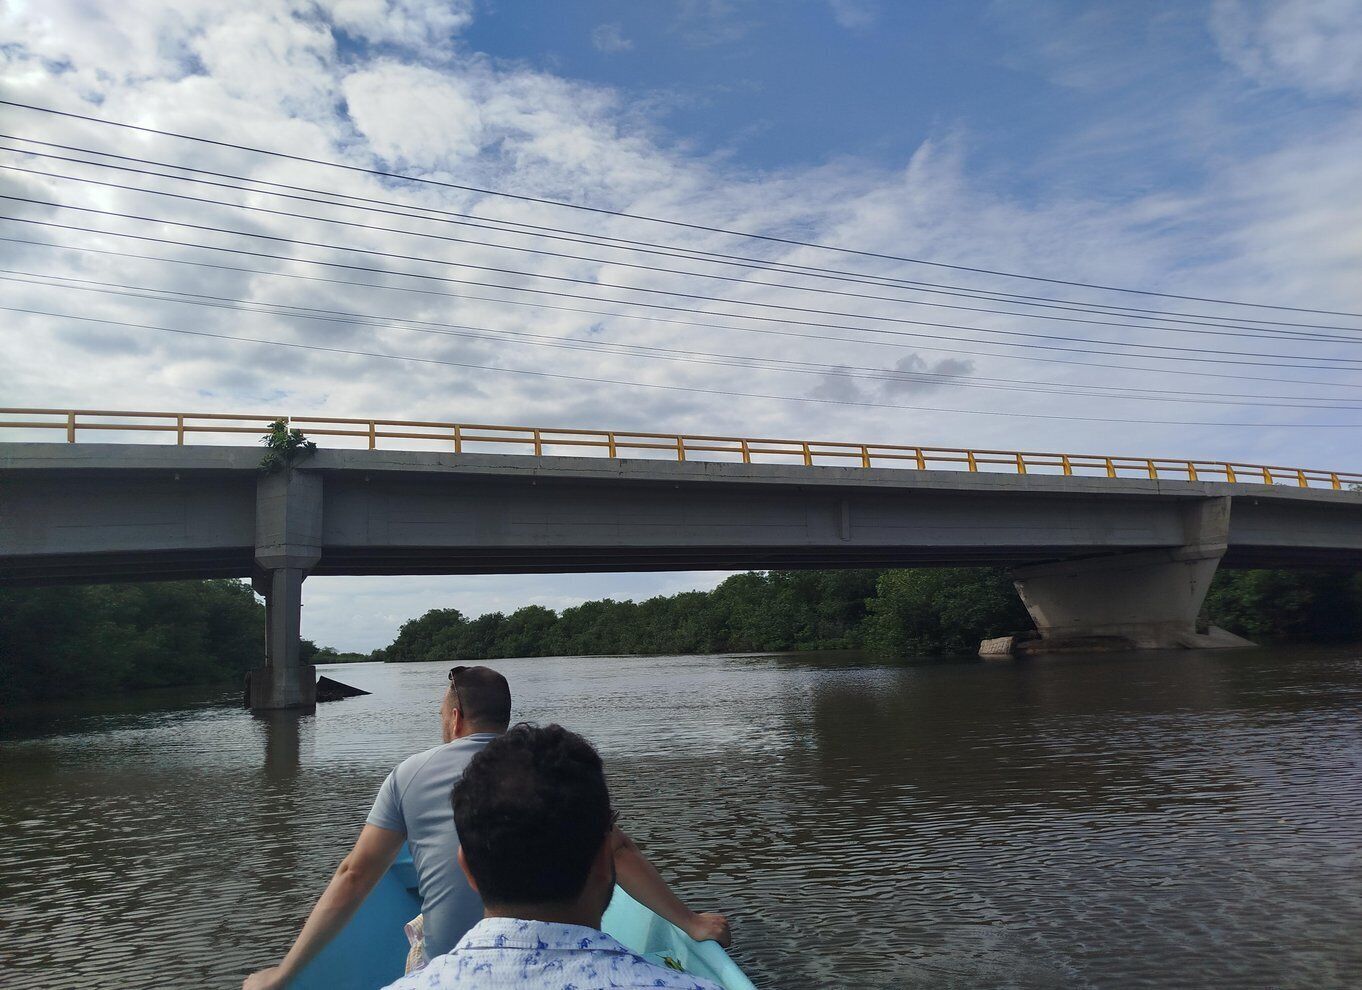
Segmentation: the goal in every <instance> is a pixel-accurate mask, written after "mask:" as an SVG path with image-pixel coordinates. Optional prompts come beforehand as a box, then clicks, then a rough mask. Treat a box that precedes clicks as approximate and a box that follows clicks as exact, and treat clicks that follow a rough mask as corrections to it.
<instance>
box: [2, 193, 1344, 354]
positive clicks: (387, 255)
mask: <svg viewBox="0 0 1362 990" xmlns="http://www.w3.org/2000/svg"><path fill="white" fill-rule="evenodd" d="M0 199H8V200H13V201H16V202H21V203H30V204H35V205H39V206H50V207H53V208H55V209H61V210H71V211H74V212H79V213H91V214H94V215H96V216H106V217H113V218H116V219H121V220H136V221H141V222H145V223H158V224H165V225H169V226H174V227H183V228H185V229H188V230H196V231H205V232H209V233H217V234H227V235H229V236H235V237H248V238H255V239H257V240H266V241H273V242H275V243H279V244H290V245H298V246H302V247H312V248H321V249H323V250H330V251H343V252H346V253H349V254H359V255H366V256H369V257H374V258H384V259H395V260H398V261H415V262H417V263H418V264H430V265H441V266H444V267H447V268H449V267H453V268H470V269H473V270H475V271H486V272H494V273H500V274H509V275H519V276H522V277H526V278H539V279H544V280H548V281H554V282H566V283H569V284H574V285H587V286H600V287H602V288H609V289H619V290H621V291H626V292H640V293H648V294H650V295H666V296H675V297H678V298H683V299H694V300H698V301H706V302H721V303H729V304H730V305H737V306H752V307H758V308H762V309H778V310H788V311H790V312H797V313H804V314H809V315H815V316H837V317H845V318H850V319H859V320H872V321H875V322H881V323H893V324H897V325H904V326H923V327H935V328H941V329H948V330H964V331H968V332H972V333H984V334H992V335H995V336H1003V337H1024V338H1030V339H1038V340H1064V341H1070V342H1072V341H1074V339H1075V338H1073V337H1071V336H1066V335H1063V334H1041V333H1031V332H1029V331H1024V330H999V329H996V328H992V327H976V326H969V325H965V324H958V323H940V322H935V321H929V320H910V319H906V318H903V317H892V316H874V315H867V314H858V313H843V312H839V311H836V310H821V309H811V308H807V307H801V306H785V305H780V304H776V303H762V302H750V301H742V300H736V301H735V300H730V299H725V298H723V297H720V296H707V295H703V294H700V293H692V292H676V291H673V290H663V289H649V288H641V287H635V286H626V285H621V284H619V283H612V282H600V281H596V280H593V279H583V278H574V277H570V276H566V275H544V274H539V273H535V272H523V271H519V270H516V269H507V268H498V267H495V266H491V265H475V264H472V263H470V262H462V261H445V260H442V259H437V258H428V257H425V256H422V255H410V254H402V253H400V252H395V251H377V250H373V249H371V248H360V247H351V246H348V245H339V244H330V243H326V242H320V241H308V240H304V239H301V238H293V237H282V236H279V235H276V234H261V233H254V232H252V231H247V230H237V229H234V228H230V227H214V226H211V225H209V224H197V223H189V222H187V221H182V220H167V219H164V218H161V217H147V216H141V215H139V214H133V213H125V212H123V211H119V210H101V209H97V208H95V207H89V206H73V205H70V204H66V203H59V202H56V201H54V200H42V199H34V198H32V197H27V196H11V195H4V194H0ZM0 219H5V220H9V221H10V222H14V223H32V224H42V225H45V226H54V227H63V228H66V227H67V225H63V224H53V223H48V222H46V221H40V220H33V219H30V218H27V217H3V218H0ZM67 229H86V228H78V227H69V228H67ZM95 232H97V233H102V234H107V235H110V236H115V237H139V238H140V235H135V234H125V233H121V232H116V231H104V230H100V231H95ZM145 239H150V240H158V239H157V238H145ZM191 246H194V247H200V248H204V249H206V250H215V251H217V250H229V249H223V248H218V247H215V246H213V245H207V244H193V245H191ZM241 253H245V254H257V255H258V256H260V257H278V256H271V255H265V254H259V253H258V252H250V251H245V252H241ZM307 263H309V264H332V263H330V262H317V261H311V260H309V261H308V262H307ZM344 267H358V268H360V270H374V269H364V268H363V266H344ZM400 274H403V275H406V276H409V277H420V278H437V276H431V275H419V276H418V275H416V274H415V273H411V272H403V273H400ZM441 280H442V281H453V282H469V281H472V282H473V284H476V285H484V286H488V287H492V288H498V289H504V290H506V291H509V292H533V293H543V294H547V295H560V296H565V297H568V298H575V299H588V300H591V301H595V302H612V303H616V304H618V305H626V306H643V307H647V308H649V309H662V310H680V311H683V312H697V311H696V310H694V309H687V308H685V307H677V306H668V305H663V304H660V303H648V302H640V301H636V300H623V299H602V298H601V297H599V296H591V295H582V294H580V293H570V292H553V291H549V290H545V289H534V288H529V287H527V286H516V285H504V284H501V283H497V282H478V281H476V280H468V279H454V278H448V277H445V278H442V279H441ZM704 312H712V313H714V314H715V315H719V316H726V317H730V318H737V319H743V320H760V321H763V322H769V323H782V324H785V323H790V324H796V325H801V326H816V327H824V328H829V329H841V330H855V331H859V332H862V333H890V332H895V333H898V334H899V335H902V336H917V335H916V334H910V333H904V332H903V331H887V330H883V329H878V328H873V327H860V326H852V325H846V324H832V323H819V322H812V321H806V320H792V319H789V318H788V317H780V318H774V317H764V316H752V315H750V314H746V313H731V312H723V311H716V310H705V311H704ZM1186 332H1188V333H1196V332H1202V331H1195V330H1191V329H1188V330H1187V331H1186ZM947 339H950V338H947ZM1083 339H1086V338H1083ZM1095 342H1096V343H1102V344H1107V345H1110V346H1112V347H1132V348H1136V347H1137V348H1141V349H1146V350H1157V351H1171V352H1174V353H1177V354H1223V355H1234V356H1236V357H1261V358H1270V359H1273V360H1282V359H1286V358H1290V357H1293V356H1294V355H1289V354H1279V353H1275V352H1263V351H1225V350H1217V349H1210V348H1199V347H1180V346H1177V345H1174V344H1144V343H1138V342H1128V341H1118V340H1101V341H1095ZM1009 346H1021V345H1009ZM1056 349H1057V350H1062V349H1063V348H1056ZM1144 356H1147V357H1158V356H1159V355H1144ZM1169 359H1170V360H1171V358H1169ZM1310 359H1311V360H1314V361H1327V362H1330V363H1332V364H1339V365H1355V364H1359V363H1362V358H1341V357H1332V356H1327V355H1310ZM1181 360H1187V361H1202V360H1219V359H1207V358H1197V357H1184V358H1181ZM1224 363H1230V364H1233V363H1237V362H1235V361H1225V362H1224ZM1250 363H1254V364H1259V363H1261V362H1250ZM1297 367H1301V366H1297Z"/></svg>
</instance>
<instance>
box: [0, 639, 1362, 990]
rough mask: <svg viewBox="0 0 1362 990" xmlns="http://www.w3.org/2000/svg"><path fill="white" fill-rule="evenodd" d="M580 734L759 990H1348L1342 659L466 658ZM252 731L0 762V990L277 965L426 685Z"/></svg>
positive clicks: (120, 709)
mask: <svg viewBox="0 0 1362 990" xmlns="http://www.w3.org/2000/svg"><path fill="white" fill-rule="evenodd" d="M495 666H497V667H498V668H499V669H501V670H503V671H504V672H505V673H506V675H507V676H508V677H509V679H510V681H511V686H512V690H513V692H514V693H515V696H516V713H515V714H516V717H517V718H525V719H530V720H535V721H549V720H555V721H560V722H562V723H564V724H566V725H568V726H570V727H572V728H575V729H577V730H579V731H581V732H583V733H584V734H586V735H587V736H588V737H590V738H591V739H593V740H594V741H595V742H596V743H597V745H598V746H599V747H600V749H601V750H602V753H603V754H604V756H605V757H606V760H607V764H608V766H609V768H610V774H611V783H612V787H613V789H614V791H615V794H616V803H617V806H618V807H619V808H621V810H622V811H623V812H624V815H625V824H626V826H627V827H628V828H629V829H630V831H631V832H632V833H633V834H634V835H635V837H636V838H637V839H639V841H640V842H641V843H642V844H643V845H644V846H645V848H646V849H647V850H648V851H649V852H650V853H651V854H652V856H653V858H654V859H655V860H656V861H657V862H658V863H659V865H660V866H661V867H662V869H663V872H664V873H665V874H666V875H668V876H669V877H671V878H672V879H673V880H674V881H675V882H676V885H677V886H678V888H679V889H680V890H681V891H682V892H683V894H685V895H686V896H687V897H688V898H689V899H691V900H692V901H693V902H694V903H695V904H696V905H697V906H699V907H709V908H717V909H722V910H725V911H727V912H729V913H730V914H731V916H732V917H733V919H734V930H735V937H736V939H737V940H738V944H737V947H736V949H735V955H736V956H737V958H738V959H739V961H740V962H741V963H742V964H743V965H744V966H745V967H746V968H747V969H748V971H749V972H750V973H751V974H752V975H753V976H754V978H755V979H756V980H757V982H758V983H759V984H760V985H763V986H769V987H795V986H819V987H823V986H827V987H837V986H856V987H876V986H881V987H975V986H980V985H988V986H1002V987H1057V986H1065V987H1084V986H1094V987H1096V986H1142V985H1143V986H1160V987H1164V986H1199V987H1227V988H1228V987H1234V988H1239V987H1273V986H1284V985H1289V986H1311V987H1343V986H1357V985H1359V984H1362V943H1360V942H1359V940H1358V938H1357V932H1358V931H1359V930H1362V816H1359V815H1358V813H1357V811H1358V808H1360V807H1362V776H1359V772H1358V771H1359V764H1360V763H1362V722H1360V721H1359V711H1362V658H1360V657H1359V655H1358V651H1357V650H1356V649H1351V650H1349V649H1333V650H1311V651H1299V650H1298V651H1253V652H1249V653H1225V654H1213V653H1200V654H1198V653H1179V654H1167V655H1148V656H1139V657H1111V656H1108V657H1087V658H1084V657H1072V658H1063V659H1051V660H1042V661H1031V662H1028V663H1022V664H997V665H985V664H976V663H970V664H942V665H931V666H913V667H908V666H894V665H876V664H873V663H870V662H868V661H865V660H862V659H858V658H855V657H851V656H846V655H843V656H836V655H830V656H809V655H805V656H790V657H772V656H760V657H750V656H749V657H684V658H652V659H632V658H562V659H549V660H509V661H502V662H498V663H497V664H495ZM339 670H340V672H339V673H336V671H332V673H333V675H335V676H338V677H339V678H340V679H342V680H345V681H347V682H349V683H353V684H355V685H357V686H359V687H362V688H365V689H367V690H370V691H373V692H374V693H373V694H372V695H370V696H368V697H363V698H355V699H352V700H349V701H344V702H338V703H335V704H329V705H324V706H322V707H321V708H319V709H318V713H317V715H316V716H315V717H303V718H299V717H297V716H291V715H275V716H271V717H269V718H252V717H251V716H249V715H248V714H247V713H245V712H243V711H241V710H240V709H238V708H235V707H232V706H233V705H235V704H236V703H237V701H238V695H237V692H234V691H233V692H225V693H219V692H198V693H196V694H195V693H191V694H190V695H187V696H186V695H177V696H173V697H164V698H161V699H160V700H159V703H149V702H148V701H147V700H146V699H139V700H134V701H132V702H129V703H127V704H115V705H108V704H106V705H104V706H103V707H102V708H101V709H96V710H84V711H79V712H75V711H64V712H49V713H45V714H44V715H43V716H42V717H41V718H39V719H38V720H36V721H34V720H30V721H29V722H27V723H25V724H22V725H19V724H15V723H14V722H13V721H11V723H10V724H9V726H8V727H7V728H6V733H7V738H6V739H5V740H4V741H3V742H0V759H2V760H3V762H2V763H0V785H2V786H3V794H4V799H3V804H0V836H2V837H3V844H0V908H2V910H0V967H2V968H3V972H4V978H3V980H0V982H3V983H4V985H6V986H11V985H12V986H33V987H40V986H51V987H67V986H82V987H97V986H110V987H113V986H190V985H196V986H198V985H201V986H230V985H234V983H235V982H236V981H238V980H239V979H240V978H241V976H242V975H244V973H246V972H247V971H249V970H250V969H252V968H254V967H256V966H259V965H264V964H266V963H269V962H271V961H273V960H274V959H275V958H277V956H278V955H279V954H280V953H281V952H282V951H283V950H284V949H285V948H286V947H287V945H288V942H289V941H290V940H291V938H292V936H293V934H294V933H295V932H296V930H297V927H298V925H299V924H300V923H301V920H302V918H303V917H304V915H305V914H306V911H307V909H308V907H309V906H310V904H311V902H312V900H313V899H314V898H315V896H316V895H317V894H318V893H319V892H320V890H321V889H322V887H323V886H324V885H325V883H326V881H327V879H328V877H329V875H330V872H331V870H332V869H333V868H334V866H335V863H336V862H337V861H338V859H339V857H340V856H341V855H342V854H343V853H344V852H345V850H346V849H347V848H348V846H349V844H350V843H351V842H352V841H353V839H354V836H355V835H356V834H357V832H358V829H359V827H360V825H361V823H362V822H363V819H364V816H365V813H366V812H367V810H368V806H369V803H370V802H371V801H372V799H373V794H374V792H375V790H376V789H377V787H378V784H379V783H380V782H381V780H382V778H383V776H384V775H385V774H386V773H387V772H388V770H389V769H391V767H392V766H393V765H394V764H395V763H397V762H398V761H399V760H400V759H402V758H403V757H404V756H406V755H408V754H409V753H411V752H413V751H415V750H417V749H420V748H424V747H426V746H429V745H432V744H434V743H436V742H438V739H439V726H438V723H437V719H436V705H437V703H438V698H439V692H440V691H441V690H442V689H443V685H444V683H445V673H446V670H445V667H444V666H441V665H427V664H420V665H402V666H386V667H385V666H382V665H374V664H364V665H355V666H347V667H343V668H339Z"/></svg>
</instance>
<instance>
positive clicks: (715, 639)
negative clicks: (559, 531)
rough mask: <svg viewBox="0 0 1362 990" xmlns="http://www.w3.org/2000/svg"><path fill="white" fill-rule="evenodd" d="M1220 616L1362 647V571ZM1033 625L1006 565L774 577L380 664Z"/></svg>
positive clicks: (1230, 604)
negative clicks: (1359, 642) (1359, 643)
mask: <svg viewBox="0 0 1362 990" xmlns="http://www.w3.org/2000/svg"><path fill="white" fill-rule="evenodd" d="M1206 614H1207V617H1208V618H1209V620H1210V621H1211V622H1212V623H1214V624H1216V625H1219V626H1223V627H1224V628H1226V629H1229V630H1230V631H1231V632H1237V633H1239V634H1241V635H1244V636H1248V637H1250V638H1254V639H1261V640H1265V641H1274V640H1298V641H1307V640H1328V639H1334V640H1356V639H1362V575H1358V574H1353V573H1340V572H1335V571H1222V572H1220V573H1219V574H1218V575H1217V576H1216V579H1215V582H1214V584H1213V586H1212V588H1211V591H1210V593H1209V594H1208V596H1207V601H1206ZM1029 628H1031V620H1030V617H1029V616H1028V615H1027V614H1026V610H1025V609H1024V608H1023V607H1022V604H1021V601H1020V599H1019V598H1018V597H1017V593H1016V591H1015V589H1014V588H1013V586H1012V582H1011V580H1010V579H1009V578H1008V577H1007V575H1006V572H1004V571H1002V570H999V569H996V568H980V567H976V568H939V569H913V570H890V571H874V570H849V571H765V572H753V573H747V574H738V575H735V576H733V577H730V578H728V579H727V580H725V581H724V582H723V583H722V584H720V585H719V586H718V587H717V588H715V589H714V590H713V591H688V592H682V593H681V594H678V595H670V596H661V597H657V598H650V599H648V600H646V601H642V602H632V601H622V602H619V601H612V600H609V599H606V600H604V601H594V602H586V603H585V604H582V605H578V606H575V607H573V608H568V609H564V610H563V611H562V612H553V611H552V610H550V609H546V608H543V607H542V606H538V605H527V606H526V607H524V608H521V609H518V610H516V611H515V612H512V613H511V614H509V615H506V614H503V613H501V612H492V613H488V614H486V615H481V616H478V617H477V618H469V617H467V616H465V615H464V614H463V613H462V612H460V611H459V610H458V609H454V608H446V609H434V610H432V611H429V612H427V613H426V614H425V615H422V616H421V617H419V618H416V619H412V620H411V621H410V622H407V623H406V624H405V625H403V626H402V628H401V630H400V631H399V632H398V635H397V638H396V639H395V640H394V641H393V643H392V644H391V645H390V646H388V647H386V648H385V649H380V650H376V651H374V654H373V657H374V659H376V660H385V661H388V662H398V663H400V662H406V661H420V660H430V661H436V660H438V661H441V662H449V663H456V662H459V661H469V660H486V659H495V658H498V657H520V656H572V655H582V654H624V653H635V654H650V653H651V654H682V653H725V652H747V651H751V652H757V651H769V650H813V649H842V648H864V649H869V650H872V651H874V652H876V653H880V654H885V655H889V656H918V657H922V656H949V655H961V654H971V653H973V652H974V651H975V650H976V649H977V648H978V646H979V641H980V640H981V639H987V638H990V637H993V636H1002V635H1006V634H1007V633H1009V632H1017V631H1020V630H1024V629H1029Z"/></svg>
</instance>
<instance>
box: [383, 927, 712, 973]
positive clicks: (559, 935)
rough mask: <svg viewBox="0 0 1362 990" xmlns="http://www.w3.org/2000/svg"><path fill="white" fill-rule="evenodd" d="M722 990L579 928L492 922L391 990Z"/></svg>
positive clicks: (464, 938)
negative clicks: (613, 989)
mask: <svg viewBox="0 0 1362 990" xmlns="http://www.w3.org/2000/svg"><path fill="white" fill-rule="evenodd" d="M512 987H518V988H524V990H563V988H564V987H574V988H576V990H605V988H608V987H612V988H619V990H627V988H644V987H648V988H664V990H722V988H720V987H718V986H717V985H716V984H714V983H711V982H710V981H708V980H701V979H697V978H696V977H694V976H689V975H687V974H685V973H682V972H678V971H676V970H672V969H666V968H665V967H662V966H658V965H656V964H654V963H651V962H649V961H648V960H647V959H644V958H643V957H642V956H640V955H638V954H636V953H634V952H631V951H629V950H628V949H626V948H625V947H624V946H622V945H620V943H618V942H616V941H615V940H614V939H613V938H611V937H610V936H609V935H607V934H605V933H604V932H602V931H598V930H597V929H595V928H587V927H585V926H582V925H564V924H558V923H556V922H546V921H524V920H521V919H518V918H488V919H486V920H484V921H482V922H480V923H479V924H478V925H477V926H476V927H475V928H474V929H473V930H472V931H470V932H469V933H468V934H467V935H465V936H464V937H463V939H462V940H461V941H460V942H459V945H458V948H456V949H455V950H454V951H453V952H450V953H447V954H445V955H443V956H439V957H438V958H435V959H432V960H431V962H430V965H429V966H427V967H426V968H425V969H423V970H421V971H420V972H419V973H412V974H411V975H410V976H407V977H404V978H403V979H401V980H398V981H397V982H396V983H394V984H392V985H391V986H390V987H389V988H388V990H510V988H512Z"/></svg>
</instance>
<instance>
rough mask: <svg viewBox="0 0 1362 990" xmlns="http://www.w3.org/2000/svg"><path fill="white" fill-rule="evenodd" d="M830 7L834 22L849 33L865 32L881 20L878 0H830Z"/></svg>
mask: <svg viewBox="0 0 1362 990" xmlns="http://www.w3.org/2000/svg"><path fill="white" fill-rule="evenodd" d="M828 5H829V6H830V7H832V17H833V20H835V21H836V22H837V23H838V25H840V26H841V27H844V28H846V29H847V30H848V31H863V30H865V29H866V28H869V27H873V26H874V25H875V23H876V22H877V21H878V20H879V19H880V6H879V3H878V2H876V0H828Z"/></svg>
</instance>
